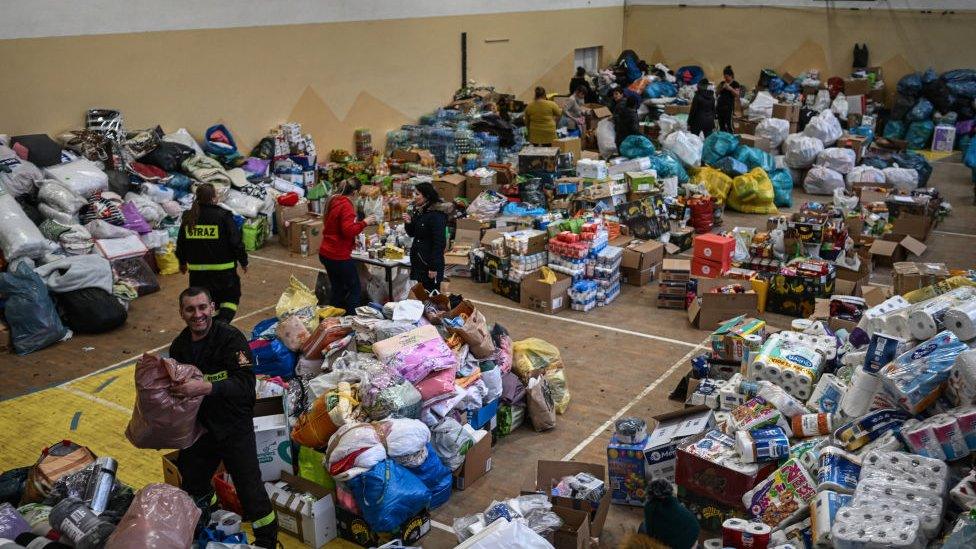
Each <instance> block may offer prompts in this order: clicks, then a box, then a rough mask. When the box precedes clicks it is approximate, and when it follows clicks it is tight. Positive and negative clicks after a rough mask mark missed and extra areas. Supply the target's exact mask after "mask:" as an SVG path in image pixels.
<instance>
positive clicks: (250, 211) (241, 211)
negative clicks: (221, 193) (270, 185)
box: [223, 189, 264, 217]
mask: <svg viewBox="0 0 976 549" xmlns="http://www.w3.org/2000/svg"><path fill="white" fill-rule="evenodd" d="M223 205H224V206H227V207H228V208H230V209H231V210H233V211H234V213H236V214H238V215H242V216H244V217H257V216H258V213H260V211H261V206H263V205H264V201H263V200H261V199H260V198H254V197H253V196H248V195H246V194H244V193H242V192H240V191H238V190H235V189H228V190H227V198H225V199H224V200H223Z"/></svg>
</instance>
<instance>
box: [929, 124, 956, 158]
mask: <svg viewBox="0 0 976 549" xmlns="http://www.w3.org/2000/svg"><path fill="white" fill-rule="evenodd" d="M955 143H956V127H955V126H949V125H943V124H939V125H938V126H936V127H935V132H934V133H933V134H932V150H933V151H941V152H952V148H953V146H954V145H955Z"/></svg>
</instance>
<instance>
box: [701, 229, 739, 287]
mask: <svg viewBox="0 0 976 549" xmlns="http://www.w3.org/2000/svg"><path fill="white" fill-rule="evenodd" d="M691 248H692V256H693V257H692V259H691V274H693V275H695V276H701V277H705V278H718V277H720V276H722V275H723V274H724V273H725V271H728V270H729V267H731V266H732V254H733V253H734V252H735V239H733V238H732V237H729V236H722V235H718V234H712V233H706V234H702V235H698V236H696V237H695V240H694V241H693V242H692V245H691Z"/></svg>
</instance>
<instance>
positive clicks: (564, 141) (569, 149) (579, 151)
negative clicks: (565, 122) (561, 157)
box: [552, 137, 583, 162]
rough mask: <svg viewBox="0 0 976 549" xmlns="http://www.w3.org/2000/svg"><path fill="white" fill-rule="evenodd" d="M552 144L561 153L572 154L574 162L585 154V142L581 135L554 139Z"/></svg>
mask: <svg viewBox="0 0 976 549" xmlns="http://www.w3.org/2000/svg"><path fill="white" fill-rule="evenodd" d="M552 145H553V146H554V147H556V148H557V149H559V152H561V153H564V154H566V153H569V154H572V155H573V162H576V161H577V160H579V159H580V158H581V157H582V155H583V143H582V141H580V138H579V137H561V138H559V139H557V140H555V141H553V143H552Z"/></svg>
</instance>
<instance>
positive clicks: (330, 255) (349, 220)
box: [319, 177, 376, 314]
mask: <svg viewBox="0 0 976 549" xmlns="http://www.w3.org/2000/svg"><path fill="white" fill-rule="evenodd" d="M359 187H360V184H359V180H357V179H355V178H352V177H350V178H348V179H343V180H342V181H340V182H339V184H338V185H337V186H336V191H335V193H334V194H333V195H332V197H330V198H329V201H328V202H327V203H326V205H325V213H324V215H323V217H324V219H325V222H324V223H323V226H322V245H321V246H319V260H320V261H321V262H322V265H323V266H324V267H325V272H326V274H328V275H329V283H330V284H331V286H332V292H331V295H330V297H329V305H332V306H333V307H338V308H340V309H345V311H346V314H352V313H353V311H354V310H355V309H356V307H358V306H359V304H360V303H361V302H362V294H363V289H362V286H361V285H360V284H359V271H358V269H356V262H355V261H353V259H352V249H353V248H354V247H355V245H356V237H357V236H359V233H361V232H363V229H365V228H366V227H367V226H369V225H373V224H375V223H376V218H374V217H373V216H371V215H370V216H367V217H366V218H365V219H363V220H362V221H357V219H356V208H355V206H353V204H352V199H351V198H350V197H351V196H353V195H354V194H356V192H357V191H358V190H359Z"/></svg>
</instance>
